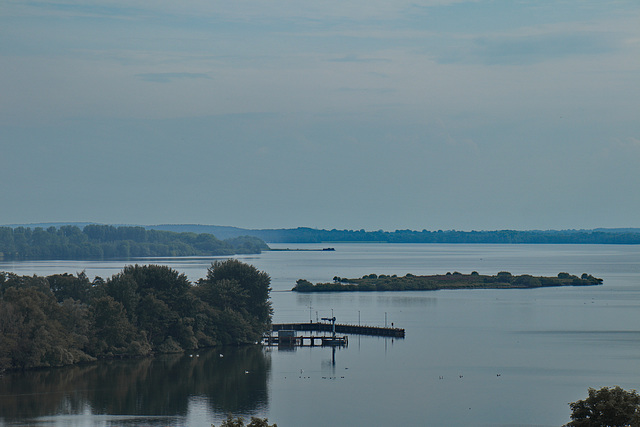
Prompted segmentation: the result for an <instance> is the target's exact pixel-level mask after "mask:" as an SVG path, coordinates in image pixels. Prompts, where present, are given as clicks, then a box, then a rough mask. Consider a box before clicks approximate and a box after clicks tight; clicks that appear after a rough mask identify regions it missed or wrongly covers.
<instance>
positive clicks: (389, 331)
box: [271, 322, 404, 338]
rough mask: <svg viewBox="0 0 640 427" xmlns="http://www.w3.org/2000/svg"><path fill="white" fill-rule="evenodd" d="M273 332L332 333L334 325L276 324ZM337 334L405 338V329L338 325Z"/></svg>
mask: <svg viewBox="0 0 640 427" xmlns="http://www.w3.org/2000/svg"><path fill="white" fill-rule="evenodd" d="M271 330H272V331H273V332H277V331H280V330H291V331H310V332H332V331H333V325H332V324H331V323H323V322H315V323H313V322H307V323H274V324H272V325H271ZM335 332H337V333H341V334H353V335H372V336H377V337H394V338H404V329H402V328H381V327H376V326H360V325H345V324H340V323H336V324H335Z"/></svg>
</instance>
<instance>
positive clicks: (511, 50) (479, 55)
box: [438, 32, 618, 65]
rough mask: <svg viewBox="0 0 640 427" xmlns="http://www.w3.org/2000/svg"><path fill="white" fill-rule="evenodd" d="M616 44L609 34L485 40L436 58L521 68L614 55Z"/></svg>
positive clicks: (478, 38)
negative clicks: (552, 61) (573, 57)
mask: <svg viewBox="0 0 640 427" xmlns="http://www.w3.org/2000/svg"><path fill="white" fill-rule="evenodd" d="M617 46H618V42H617V40H616V39H615V38H613V37H612V36H611V35H609V34H603V33H588V32H584V33H567V34H559V33H554V34H537V35H527V36H513V35H508V36H507V35H505V36H485V37H476V38H473V39H468V40H467V41H466V42H463V43H462V44H461V45H459V46H457V48H456V49H453V50H452V51H450V52H447V53H444V54H442V55H440V56H439V57H438V62H441V63H481V64H487V65H503V64H510V65H524V64H534V63H540V62H545V61H549V60H554V59H559V58H568V57H572V56H577V55H600V54H606V53H612V52H615V51H616V50H617V49H618V47H617Z"/></svg>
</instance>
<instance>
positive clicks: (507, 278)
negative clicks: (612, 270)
mask: <svg viewBox="0 0 640 427" xmlns="http://www.w3.org/2000/svg"><path fill="white" fill-rule="evenodd" d="M600 284H602V279H598V278H596V277H593V276H592V275H590V274H587V273H584V274H582V276H580V277H578V276H574V275H571V274H569V273H558V275H557V276H556V277H542V276H531V275H528V274H523V275H520V276H514V275H512V274H511V273H509V272H508V271H501V272H499V273H498V274H496V275H494V276H486V275H482V274H479V273H478V272H477V271H473V272H472V273H471V274H462V273H458V272H457V271H455V272H453V273H447V274H437V275H430V276H415V275H413V274H407V275H406V276H402V277H399V276H397V275H395V274H394V275H392V276H387V275H385V274H381V275H376V274H369V275H366V276H363V277H362V278H360V279H346V278H343V277H338V276H335V277H334V278H333V282H331V283H316V284H315V285H314V284H313V283H311V282H309V281H308V280H305V279H299V280H298V281H297V282H296V286H294V288H293V289H292V290H293V291H296V292H366V291H378V292H380V291H435V290H439V289H525V288H543V287H551V286H591V285H600Z"/></svg>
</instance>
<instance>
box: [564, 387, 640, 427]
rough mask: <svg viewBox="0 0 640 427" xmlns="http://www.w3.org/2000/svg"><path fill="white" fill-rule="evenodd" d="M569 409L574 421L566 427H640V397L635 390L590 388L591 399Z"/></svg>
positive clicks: (575, 404)
mask: <svg viewBox="0 0 640 427" xmlns="http://www.w3.org/2000/svg"><path fill="white" fill-rule="evenodd" d="M569 407H571V411H572V413H571V420H572V421H571V422H570V423H568V424H566V425H565V427H640V395H639V394H638V392H636V391H635V390H630V391H626V390H623V389H622V388H620V387H618V386H615V387H613V388H609V387H603V388H601V389H600V390H596V389H593V388H589V397H587V398H586V399H584V400H578V401H577V402H573V403H570V404H569Z"/></svg>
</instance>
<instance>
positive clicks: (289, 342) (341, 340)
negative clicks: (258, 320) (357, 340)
mask: <svg viewBox="0 0 640 427" xmlns="http://www.w3.org/2000/svg"><path fill="white" fill-rule="evenodd" d="M348 344H349V338H348V337H347V336H344V337H333V336H328V337H327V336H314V335H308V336H287V337H283V336H280V335H265V336H264V337H262V345H268V346H291V347H294V346H295V347H315V346H322V347H327V346H330V347H345V346H347V345H348Z"/></svg>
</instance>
